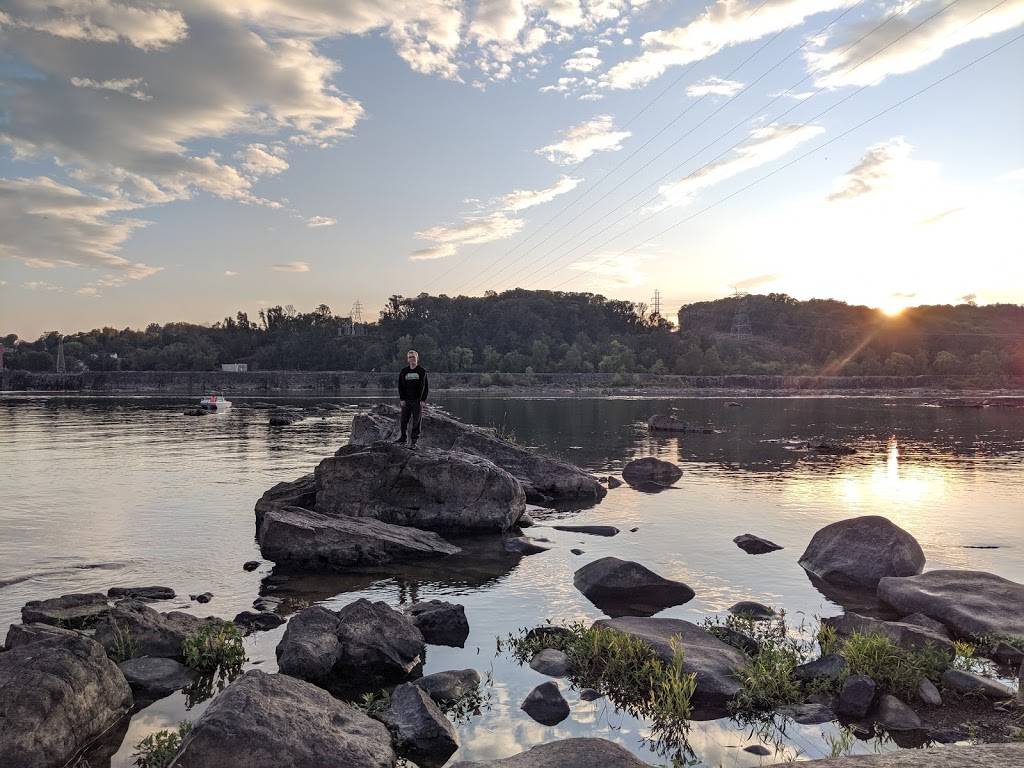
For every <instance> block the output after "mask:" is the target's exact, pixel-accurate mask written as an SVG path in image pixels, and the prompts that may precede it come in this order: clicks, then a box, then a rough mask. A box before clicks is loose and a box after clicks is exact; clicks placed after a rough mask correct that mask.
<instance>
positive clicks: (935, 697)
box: [917, 677, 942, 707]
mask: <svg viewBox="0 0 1024 768" xmlns="http://www.w3.org/2000/svg"><path fill="white" fill-rule="evenodd" d="M917 698H919V699H920V700H921V701H923V702H924V703H925V704H927V705H928V706H929V707H941V706H942V696H941V695H940V694H939V689H938V688H936V687H935V683H933V682H932V681H931V680H929V679H928V678H927V677H922V678H921V682H920V683H918V686H917Z"/></svg>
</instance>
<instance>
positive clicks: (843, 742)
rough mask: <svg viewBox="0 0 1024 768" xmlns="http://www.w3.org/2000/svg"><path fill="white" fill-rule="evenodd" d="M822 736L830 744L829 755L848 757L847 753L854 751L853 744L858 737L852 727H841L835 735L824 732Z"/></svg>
mask: <svg viewBox="0 0 1024 768" xmlns="http://www.w3.org/2000/svg"><path fill="white" fill-rule="evenodd" d="M821 738H822V739H824V740H825V743H826V744H828V746H829V752H830V754H829V757H846V755H848V754H850V752H852V751H853V745H854V743H855V741H856V738H857V737H856V735H855V734H854V732H853V729H852V728H845V727H844V728H840V729H839V733H837V734H835V735H833V734H831V733H825V732H822V734H821Z"/></svg>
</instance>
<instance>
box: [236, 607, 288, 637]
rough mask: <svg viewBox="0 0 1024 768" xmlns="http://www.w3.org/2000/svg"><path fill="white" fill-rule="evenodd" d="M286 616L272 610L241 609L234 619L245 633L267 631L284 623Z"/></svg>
mask: <svg viewBox="0 0 1024 768" xmlns="http://www.w3.org/2000/svg"><path fill="white" fill-rule="evenodd" d="M284 621H285V620H284V618H283V617H281V616H278V615H277V614H276V613H271V612H270V611H261V612H259V613H257V612H256V611H241V612H240V613H238V614H236V615H235V618H233V619H232V622H234V623H235V624H236V625H238V627H239V629H241V630H242V631H243V632H245V633H249V632H266V631H268V630H271V629H276V628H277V627H280V626H281V625H282V624H284Z"/></svg>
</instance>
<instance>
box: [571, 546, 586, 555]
mask: <svg viewBox="0 0 1024 768" xmlns="http://www.w3.org/2000/svg"><path fill="white" fill-rule="evenodd" d="M569 551H570V552H572V553H573V554H574V555H582V554H583V550H582V549H576V548H575V547H573V548H572V549H570V550H569Z"/></svg>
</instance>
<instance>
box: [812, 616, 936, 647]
mask: <svg viewBox="0 0 1024 768" xmlns="http://www.w3.org/2000/svg"><path fill="white" fill-rule="evenodd" d="M821 623H822V624H824V625H826V626H829V627H832V628H833V629H834V630H835V631H836V634H837V635H838V636H839V637H849V636H850V635H852V634H853V633H854V632H857V633H859V634H862V635H884V636H885V637H887V638H889V639H890V640H892V641H893V642H894V643H895V644H896V645H898V646H900V647H901V648H907V649H909V650H915V651H916V650H921V649H922V648H924V647H926V646H929V645H930V646H932V647H934V648H939V649H942V650H945V651H949V652H950V653H952V651H953V643H952V642H950V640H949V637H948V636H947V635H945V634H941V633H939V632H935V631H933V630H931V629H928V628H927V627H922V626H919V625H917V624H907V623H904V622H902V621H882V620H881V619H872V618H871V617H869V616H861V615H860V614H858V613H845V614H843V615H842V616H832V617H830V618H826V619H822V620H821Z"/></svg>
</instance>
